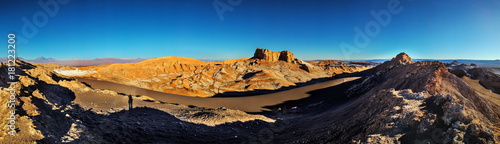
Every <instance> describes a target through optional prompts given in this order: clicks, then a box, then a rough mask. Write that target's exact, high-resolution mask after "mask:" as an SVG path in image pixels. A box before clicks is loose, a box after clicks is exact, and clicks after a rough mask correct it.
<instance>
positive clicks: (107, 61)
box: [0, 56, 146, 66]
mask: <svg viewBox="0 0 500 144" xmlns="http://www.w3.org/2000/svg"><path fill="white" fill-rule="evenodd" d="M18 58H19V59H21V60H24V61H27V62H30V63H37V64H58V65H64V66H90V65H100V64H113V63H136V62H141V61H144V60H146V59H143V58H96V59H71V60H56V59H53V58H45V57H42V56H41V57H38V58H36V59H24V58H21V57H18ZM7 61H8V58H7V57H2V58H0V62H7Z"/></svg>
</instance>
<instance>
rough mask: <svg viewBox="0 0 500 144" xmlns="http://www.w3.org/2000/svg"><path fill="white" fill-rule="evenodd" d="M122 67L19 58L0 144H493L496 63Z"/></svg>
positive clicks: (265, 58) (499, 94) (258, 58)
mask: <svg viewBox="0 0 500 144" xmlns="http://www.w3.org/2000/svg"><path fill="white" fill-rule="evenodd" d="M127 62H128V63H121V62H119V63H105V64H98V65H87V66H65V65H58V64H36V63H29V62H26V61H23V60H19V59H18V60H16V69H17V70H18V73H17V76H18V81H19V82H18V83H15V84H12V85H14V87H15V88H16V95H17V96H18V97H17V103H16V105H17V107H16V109H17V111H18V112H17V114H16V116H17V117H18V119H17V124H16V131H17V136H16V137H9V136H7V132H6V130H7V129H0V131H2V132H1V133H0V141H2V142H6V143H117V142H121V143H497V142H500V74H499V73H498V71H500V68H498V67H481V66H477V65H476V64H463V63H460V62H459V61H454V62H452V63H442V62H438V61H413V60H412V59H411V58H410V56H409V55H407V54H405V53H400V54H398V55H396V56H395V57H394V58H392V59H390V60H388V61H385V62H383V63H374V62H365V61H337V60H314V61H303V60H300V59H297V58H295V56H294V54H293V53H292V52H290V51H286V50H285V51H281V52H274V51H271V50H268V49H260V48H257V49H256V50H255V53H254V54H253V56H252V54H249V57H248V58H241V59H231V60H225V61H211V62H204V61H200V60H196V59H192V58H187V57H174V56H168V57H158V58H152V59H140V60H137V61H135V60H134V61H127ZM7 68H8V67H7V64H6V63H2V65H1V68H0V69H2V71H1V72H0V78H1V79H2V82H1V83H0V86H1V87H2V91H0V95H1V97H8V96H9V95H10V94H9V91H8V88H9V86H10V85H9V84H8V83H6V80H7V78H8V74H7V70H6V69H7ZM0 100H1V102H2V103H6V102H7V99H0ZM130 106H132V107H130ZM8 110H9V109H7V108H4V107H1V108H0V112H2V113H8ZM1 117H3V118H4V119H6V118H8V115H1ZM0 125H2V126H3V125H8V121H1V124H0Z"/></svg>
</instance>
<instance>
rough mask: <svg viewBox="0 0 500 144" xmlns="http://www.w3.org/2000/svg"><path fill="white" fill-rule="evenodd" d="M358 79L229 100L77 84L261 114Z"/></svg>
mask: <svg viewBox="0 0 500 144" xmlns="http://www.w3.org/2000/svg"><path fill="white" fill-rule="evenodd" d="M358 78H359V77H348V78H340V79H335V80H330V81H327V82H323V83H318V84H313V85H308V86H304V87H299V88H295V89H291V90H286V91H281V92H276V93H271V94H263V95H256V96H249V97H231V98H201V97H189V96H182V95H176V94H169V93H162V92H157V91H152V90H147V89H143V88H138V87H133V86H128V85H123V84H118V83H113V82H108V81H100V80H94V79H88V78H78V81H81V82H86V83H88V84H90V85H91V86H92V87H93V88H96V89H110V90H113V91H116V92H119V93H125V94H132V95H145V96H149V97H151V98H153V99H155V100H159V101H162V102H168V103H179V104H184V105H194V106H200V107H208V108H218V107H227V108H230V109H238V110H243V111H246V112H260V111H262V110H267V109H265V108H263V107H265V106H271V105H277V104H280V103H283V102H285V101H289V100H297V99H302V98H306V97H308V96H309V95H310V94H308V92H310V91H313V90H317V89H322V88H327V87H331V86H335V85H339V84H342V83H344V82H348V81H352V80H356V79H358Z"/></svg>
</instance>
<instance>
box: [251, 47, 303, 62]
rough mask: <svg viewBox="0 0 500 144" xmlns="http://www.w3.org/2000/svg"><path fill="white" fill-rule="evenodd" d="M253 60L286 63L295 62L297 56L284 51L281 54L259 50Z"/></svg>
mask: <svg viewBox="0 0 500 144" xmlns="http://www.w3.org/2000/svg"><path fill="white" fill-rule="evenodd" d="M253 58H256V59H262V60H265V61H270V62H275V61H279V60H281V61H285V62H295V61H296V60H295V56H294V55H293V53H292V52H290V51H287V50H284V51H281V52H274V51H271V50H269V49H261V48H257V49H256V50H255V53H254V56H253Z"/></svg>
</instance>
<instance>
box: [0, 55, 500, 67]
mask: <svg viewBox="0 0 500 144" xmlns="http://www.w3.org/2000/svg"><path fill="white" fill-rule="evenodd" d="M19 59H21V60H24V61H27V62H30V63H37V64H59V65H64V66H91V65H100V64H113V63H136V62H141V61H144V60H147V59H144V58H96V59H77V58H75V59H71V60H56V59H53V58H45V57H43V56H40V57H38V58H36V59H24V58H22V57H19ZM7 60H8V59H7V57H0V62H7ZM199 60H200V61H204V62H213V61H224V60H211V59H199ZM389 60H391V59H372V60H356V61H365V62H371V63H383V62H385V61H389ZM309 61H314V60H309ZM413 61H439V62H442V63H452V62H453V61H458V62H460V63H464V64H476V65H478V66H480V67H500V59H497V60H468V59H456V60H454V59H449V60H435V59H413Z"/></svg>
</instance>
